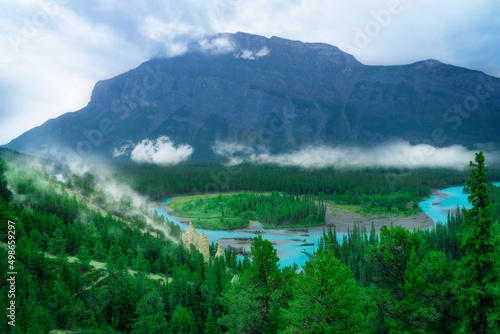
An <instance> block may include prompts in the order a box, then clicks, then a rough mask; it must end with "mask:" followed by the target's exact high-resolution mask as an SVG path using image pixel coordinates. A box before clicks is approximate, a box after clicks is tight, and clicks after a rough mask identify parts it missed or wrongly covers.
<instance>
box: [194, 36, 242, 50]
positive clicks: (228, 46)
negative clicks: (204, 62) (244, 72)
mask: <svg viewBox="0 0 500 334" xmlns="http://www.w3.org/2000/svg"><path fill="white" fill-rule="evenodd" d="M198 43H199V45H200V49H201V51H203V52H208V53H212V54H221V53H228V52H231V51H233V50H234V48H235V45H234V43H233V42H232V41H231V40H230V39H229V38H227V37H216V38H212V39H202V40H201V41H199V42H198Z"/></svg>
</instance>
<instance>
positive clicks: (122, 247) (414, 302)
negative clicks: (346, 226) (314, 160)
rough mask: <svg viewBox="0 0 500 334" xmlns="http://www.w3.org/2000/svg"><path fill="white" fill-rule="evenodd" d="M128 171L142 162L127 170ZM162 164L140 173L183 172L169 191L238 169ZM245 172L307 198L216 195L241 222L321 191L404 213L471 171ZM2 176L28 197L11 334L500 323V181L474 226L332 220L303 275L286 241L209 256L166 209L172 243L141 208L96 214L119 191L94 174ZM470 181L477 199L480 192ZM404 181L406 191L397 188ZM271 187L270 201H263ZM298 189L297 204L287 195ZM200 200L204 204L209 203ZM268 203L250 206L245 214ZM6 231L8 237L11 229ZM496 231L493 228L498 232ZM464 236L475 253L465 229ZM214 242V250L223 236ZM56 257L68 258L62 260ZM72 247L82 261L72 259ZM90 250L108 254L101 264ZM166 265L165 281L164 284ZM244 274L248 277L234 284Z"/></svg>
mask: <svg viewBox="0 0 500 334" xmlns="http://www.w3.org/2000/svg"><path fill="white" fill-rule="evenodd" d="M128 168H130V170H132V169H134V168H135V167H124V169H125V170H127V169H128ZM151 168H152V169H150V167H149V166H144V170H143V171H142V172H144V173H147V172H151V175H142V176H138V177H137V178H132V179H133V182H136V181H138V180H139V179H141V178H142V180H146V179H152V178H154V177H157V176H160V175H163V176H165V175H170V174H169V173H174V172H175V173H179V175H178V176H179V177H178V178H172V179H170V180H169V179H161V180H158V184H159V185H160V184H163V185H164V184H165V182H170V185H169V187H171V188H169V189H174V188H176V187H178V189H184V190H185V189H188V188H189V187H192V185H193V184H195V185H196V184H197V185H198V186H199V185H200V183H199V182H201V181H202V180H205V178H206V177H207V175H208V177H209V178H210V175H209V173H208V172H207V171H215V173H216V174H215V175H216V176H220V175H219V174H217V173H222V172H223V171H227V169H217V168H218V167H210V168H213V169H210V168H208V169H207V168H206V167H203V168H201V167H200V169H197V168H195V167H189V168H184V169H185V170H182V168H180V169H178V168H172V169H168V171H167V169H157V167H154V168H153V167H151ZM130 170H128V171H130ZM202 171H203V172H204V173H205V174H204V175H203V173H202ZM234 171H236V170H234ZM4 172H6V176H7V177H5V178H4V176H3V175H2V174H3V173H4ZM157 172H158V173H157ZM191 172H193V173H191ZM190 173H191V174H190ZM240 173H241V174H240V176H238V178H236V177H235V178H229V179H225V182H226V181H227V185H226V186H225V187H224V189H225V190H228V189H235V188H239V187H241V188H240V189H250V190H255V191H266V190H278V191H281V192H283V193H290V194H293V196H283V195H280V194H278V193H275V194H270V195H249V196H247V197H244V196H241V197H239V198H238V197H236V196H235V197H234V198H227V197H226V196H219V197H218V199H217V198H214V203H216V206H215V208H214V209H213V210H216V211H217V214H218V215H219V216H220V218H223V219H229V218H230V216H231V215H233V214H234V212H239V210H240V209H239V206H241V208H243V206H244V205H246V204H245V202H246V201H247V200H248V201H249V202H252V203H253V202H255V203H253V204H251V205H254V207H255V208H257V207H258V205H260V206H261V207H262V208H263V211H262V212H264V214H266V215H267V213H269V215H268V216H269V217H274V218H273V219H275V218H276V217H280V214H282V213H283V212H285V214H284V215H283V217H285V216H286V214H288V213H286V212H288V211H289V213H290V212H291V213H293V210H290V209H293V208H294V207H296V208H302V206H301V205H304V208H305V207H306V206H307V205H309V204H310V199H311V198H312V197H311V196H298V195H299V194H308V195H313V196H315V195H316V194H317V195H318V196H319V197H321V201H322V200H324V199H333V200H335V201H339V202H341V201H344V202H349V203H351V202H361V203H362V204H363V205H368V206H371V204H370V203H371V201H373V202H374V203H378V202H376V201H378V200H379V199H380V203H379V204H374V205H375V206H376V208H381V207H382V206H381V205H382V204H381V203H383V199H382V198H384V197H385V198H386V199H391V200H389V202H391V201H392V200H394V202H393V203H389V204H391V210H394V209H395V208H396V210H399V209H397V203H396V202H397V201H398V200H396V199H399V200H400V203H403V202H405V201H409V202H411V200H414V199H415V198H417V197H419V196H424V195H426V194H427V193H426V192H427V190H428V189H430V188H435V187H440V186H445V185H448V184H450V183H459V182H461V179H462V173H460V172H453V171H444V170H442V171H431V170H427V171H412V172H410V171H396V170H392V171H382V170H378V171H375V170H358V171H337V170H318V171H312V172H305V171H301V170H298V169H287V168H285V169H278V168H275V167H268V166H264V167H253V166H246V167H242V169H241V170H240ZM126 176H127V173H124V174H123V177H126ZM388 176H389V178H387V177H388ZM2 179H3V180H6V181H7V184H5V183H4V184H3V186H4V189H12V190H13V192H14V195H13V196H12V197H9V198H8V200H6V199H5V198H0V219H1V220H2V221H6V220H7V219H8V220H11V221H14V222H16V237H17V238H16V243H17V244H16V246H17V248H16V270H17V272H18V275H17V281H16V306H17V307H18V309H17V314H18V317H17V320H18V322H17V323H16V329H15V330H14V331H12V330H11V328H9V327H8V326H6V325H5V323H4V322H3V323H1V324H0V332H2V333H8V332H9V331H11V332H15V333H47V332H49V331H50V330H52V329H56V328H59V329H68V330H74V331H77V332H79V333H169V332H170V333H176V334H177V333H220V332H222V329H223V330H224V331H228V332H230V333H276V332H280V331H281V332H315V331H316V332H321V331H324V332H334V333H335V332H349V331H351V332H360V333H389V332H391V333H454V332H457V331H458V330H459V327H460V325H462V330H463V331H464V332H474V330H473V329H471V328H473V326H475V325H476V324H478V323H481V320H482V319H483V318H484V317H483V314H484V313H485V314H486V318H487V319H489V321H490V323H489V324H490V325H491V329H489V330H490V332H495V329H496V327H495V326H494V325H495V323H494V321H496V320H495V319H496V318H495V317H496V316H497V315H498V310H497V309H496V308H495V307H497V305H496V304H488V303H489V302H490V301H491V300H492V298H494V300H495V302H496V301H497V300H499V299H498V296H497V295H496V291H497V289H498V281H495V280H492V278H494V275H496V274H495V273H496V271H495V268H497V267H498V266H496V267H495V266H493V263H495V264H497V263H498V258H497V255H496V254H495V252H494V249H498V244H497V241H496V239H495V238H493V239H489V240H487V236H495V235H496V234H497V232H495V225H494V224H493V223H492V221H493V222H494V221H495V220H496V219H498V218H493V219H492V221H490V220H489V217H491V216H492V217H498V213H500V209H498V207H499V201H500V200H499V198H500V192H499V191H498V189H499V188H497V187H492V186H487V187H486V188H483V187H479V186H478V189H480V188H481V189H482V190H481V191H480V192H479V195H480V196H482V197H481V199H480V200H478V201H476V203H477V204H478V205H476V206H477V207H478V208H480V209H478V210H471V212H472V214H467V215H466V219H467V222H465V221H464V217H463V215H462V214H461V213H459V212H458V213H456V214H455V215H451V214H450V215H449V217H448V222H447V223H446V224H441V225H437V226H436V227H435V228H434V229H433V230H430V231H417V232H408V231H405V230H404V229H402V228H394V229H389V228H383V229H382V230H381V232H380V235H378V234H377V232H376V231H375V229H374V228H373V226H372V229H371V231H370V232H369V233H367V231H366V229H365V227H364V226H359V225H356V226H354V228H353V229H351V230H350V231H349V233H348V234H347V235H346V237H345V238H344V240H340V242H339V240H338V239H337V235H336V232H335V229H328V230H326V231H325V232H324V234H323V237H322V238H321V239H320V242H319V247H318V251H317V252H316V253H315V254H313V255H312V257H311V260H310V262H309V263H308V264H307V265H306V266H305V268H304V273H297V270H298V268H296V267H294V268H283V269H280V268H279V266H278V264H277V262H278V257H277V253H276V250H275V249H274V248H273V247H272V245H271V244H270V243H269V242H268V241H265V240H262V238H260V237H259V238H256V239H255V240H254V243H253V245H252V249H251V251H252V255H253V259H252V261H250V260H249V258H248V257H245V258H244V260H243V261H238V260H237V258H236V254H235V253H234V251H226V252H225V256H224V257H220V258H217V259H211V260H210V261H209V262H208V263H205V262H204V261H203V259H202V257H201V255H200V254H199V253H198V252H196V251H189V250H187V249H185V248H184V247H183V246H182V245H180V244H178V243H177V240H178V237H179V235H180V230H179V228H177V227H174V226H173V225H172V224H171V223H170V222H167V221H165V220H164V219H163V218H162V217H159V216H158V215H157V214H156V215H155V214H145V215H146V217H148V219H150V220H151V221H154V222H155V225H157V226H162V229H164V230H165V231H170V233H171V234H170V235H169V237H168V238H165V237H164V233H163V232H160V231H157V232H158V237H156V236H152V235H151V234H150V233H145V229H146V226H147V225H146V222H145V221H144V218H142V216H141V215H138V216H133V217H132V216H131V215H127V214H125V213H124V212H121V213H120V212H116V211H112V212H107V213H106V214H103V213H102V212H101V211H100V210H96V208H95V205H98V204H99V203H106V202H107V199H106V198H102V196H101V195H102V191H101V190H99V189H95V188H93V187H92V185H93V181H92V177H90V176H86V177H79V178H72V179H71V182H70V186H71V189H70V188H68V185H64V184H63V183H60V182H56V181H55V179H54V178H53V177H52V176H50V175H48V174H44V173H41V172H38V171H36V170H33V169H26V168H23V167H21V166H17V165H15V164H12V163H9V165H7V166H6V167H2V171H1V172H0V180H2ZM179 180H180V181H179ZM186 180H189V182H188V181H186ZM388 180H389V181H391V182H389V184H388V183H387V181H388ZM178 182H185V183H184V184H180V183H178ZM191 182H198V183H191ZM384 182H385V185H384ZM273 186H276V188H273ZM0 187H2V183H1V182H0ZM469 188H470V189H471V195H472V194H474V187H469ZM159 189H160V188H159V187H158V188H157V187H156V185H155V186H153V187H151V188H150V191H152V192H154V191H158V194H159V191H160V190H159ZM485 189H486V190H487V195H488V197H485V196H484V192H483V191H484V190H485ZM184 190H183V191H184ZM393 190H394V191H396V192H397V193H398V194H396V195H391V192H392V191H393ZM142 191H143V193H146V192H147V191H148V190H145V189H142ZM167 191H169V190H167ZM183 191H179V192H183ZM424 193H425V194H424ZM405 194H409V195H408V196H407V195H405ZM476 194H477V193H476ZM365 195H366V196H365ZM85 196H87V197H85ZM258 196H262V197H264V196H267V198H265V199H264V198H263V199H262V201H261V200H260V199H257V197H258ZM405 196H406V197H405ZM273 197H274V198H273ZM291 198H295V200H296V201H295V202H294V201H291V202H289V203H288V202H286V201H288V200H290V199H291ZM271 200H272V201H275V202H268V201H271ZM217 201H218V202H217ZM259 201H260V202H259ZM301 201H303V202H302V204H301V205H299V203H301ZM307 201H309V204H307ZM321 201H320V203H321ZM487 201H489V202H490V203H491V204H492V205H486V203H487ZM96 203H97V204H96ZM258 203H260V204H258ZM287 203H288V204H287ZM387 203H388V202H387V201H386V204H387ZM413 203H415V201H413ZM194 204H196V205H201V206H202V207H203V206H204V203H203V201H201V203H200V202H198V203H194ZM205 204H207V203H205ZM257 204H258V205H257ZM269 204H272V205H269ZM306 204H307V205H306ZM130 205H131V203H130V202H127V201H126V200H125V201H123V202H122V203H121V204H120V205H119V208H121V209H123V210H124V211H126V210H129V209H130V210H131V209H132V208H131V207H130ZM266 206H268V207H267V208H266ZM488 206H489V207H490V211H489V212H490V215H488V210H487V209H486V208H487V207H488ZM310 208H311V206H310V205H309V209H308V210H310ZM115 209H116V208H115ZM204 210H205V208H202V209H201V210H200V211H201V212H202V213H204V214H209V213H210V210H212V209H211V208H209V207H206V212H203V211H204ZM258 210H260V209H258ZM287 210H288V211H287ZM377 210H378V209H377ZM144 212H146V211H144ZM214 212H215V211H214ZM252 212H253V213H252ZM256 212H257V211H252V210H248V209H245V211H241V214H245V213H246V214H251V215H252V214H253V215H256ZM266 212H267V213H266ZM297 212H300V210H298V211H297ZM304 212H305V210H304ZM311 212H313V213H314V210H312V211H310V212H309V213H308V214H309V216H311ZM495 215H496V216H495ZM131 217H132V218H131ZM266 217H267V216H266ZM248 218H249V217H242V218H241V219H248ZM252 218H254V217H252ZM286 219H287V218H285V220H284V221H286ZM288 219H289V220H290V218H288ZM306 220H307V219H306ZM0 226H1V228H2V230H0V237H1V238H2V241H5V240H6V239H5V237H6V235H7V234H6V233H5V232H6V230H5V224H2V225H0ZM485 226H490V227H491V229H490V230H489V231H490V232H488V229H484V227H485ZM146 231H147V229H146ZM460 232H462V233H463V237H462V238H463V243H464V247H463V249H460V247H459V245H460V243H459V239H458V237H457V235H458V234H459V233H460ZM483 241H484V242H483ZM4 245H5V244H1V245H0V258H7V254H6V251H5V249H4ZM477 245H481V246H480V247H478V246H477ZM492 245H493V246H492ZM495 245H496V246H495ZM490 246H491V247H490ZM210 248H211V249H210V252H211V254H212V255H214V254H215V252H216V249H217V245H216V244H213V245H212V246H211V247H210ZM483 251H486V253H484V254H483V253H481V252H483ZM52 252H53V253H55V254H57V255H58V257H57V258H53V257H52V256H50V254H49V253H52ZM464 255H466V257H465V258H464V260H463V261H462V264H461V265H460V266H459V261H460V260H461V259H462V258H463V256H464ZM49 256H50V257H49ZM69 256H72V257H73V256H74V257H76V258H77V261H76V262H73V261H72V262H71V263H70V262H69V261H68V257H69ZM467 257H471V259H467ZM90 259H93V260H97V261H105V262H106V263H96V262H92V264H90ZM495 259H496V260H495ZM129 267H130V268H131V269H133V270H135V271H136V274H135V276H134V275H132V274H131V273H132V271H129V270H128V268H129ZM457 268H461V269H460V270H457ZM481 268H482V269H481ZM491 268H493V269H492V270H491V271H490V272H488V271H487V270H486V269H491ZM480 269H481V270H480ZM483 269H484V270H483ZM7 272H8V270H7V267H6V262H5V261H3V262H0V278H1V281H0V305H2V307H3V305H5V304H6V303H7V302H8V301H7V298H6V296H7V289H8V285H7V281H6V278H7V274H6V273H7ZM153 274H154V275H155V276H154V277H155V279H150V277H153V276H152V275H153ZM235 274H237V275H239V276H240V279H239V280H237V281H236V282H234V283H233V284H231V283H230V282H231V280H232V278H233V276H234V275H235ZM483 274H484V275H483ZM481 275H483V276H481ZM158 277H159V278H161V279H158ZM481 277H482V279H479V280H478V278H481ZM168 278H170V279H168ZM341 296H342V298H340V297H341ZM488 298H489V299H488ZM482 300H483V301H482ZM4 313H5V309H4V311H3V313H2V314H3V316H5V315H4ZM367 324H368V325H367ZM336 326H337V327H336ZM342 326H343V327H342ZM221 327H222V328H221ZM339 328H342V329H339Z"/></svg>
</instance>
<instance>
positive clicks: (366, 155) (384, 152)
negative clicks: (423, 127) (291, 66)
mask: <svg viewBox="0 0 500 334" xmlns="http://www.w3.org/2000/svg"><path fill="white" fill-rule="evenodd" d="M212 149H213V151H214V152H215V153H216V154H218V155H221V156H224V157H226V158H228V159H229V164H230V165H238V164H240V163H244V162H250V163H255V164H275V165H279V166H298V167H304V168H323V167H331V166H335V167H400V168H419V167H448V168H456V169H462V168H465V167H466V166H467V165H468V164H469V161H473V160H474V153H475V151H470V150H468V149H467V148H465V147H463V146H460V145H453V146H449V147H442V148H437V147H433V146H430V145H427V144H419V145H410V144H409V143H407V142H393V143H390V144H385V145H380V146H377V147H373V148H361V147H353V146H339V147H328V146H314V147H305V148H303V149H301V150H298V151H295V152H292V153H283V154H277V155H273V154H270V153H268V152H266V151H262V150H260V151H259V150H255V149H253V148H251V147H245V146H243V145H239V144H229V143H217V144H216V145H215V146H214V147H213V148H212ZM485 154H486V155H487V156H488V155H489V156H490V157H489V161H490V163H492V162H498V161H499V157H500V152H489V153H488V152H487V153H485Z"/></svg>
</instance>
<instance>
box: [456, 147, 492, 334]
mask: <svg viewBox="0 0 500 334" xmlns="http://www.w3.org/2000/svg"><path fill="white" fill-rule="evenodd" d="M475 161H476V163H472V162H471V163H470V165H469V166H470V167H471V168H472V171H471V173H470V177H471V179H470V180H469V181H467V186H468V187H469V188H470V192H471V194H470V196H469V202H471V204H472V208H471V209H470V210H468V211H466V212H465V221H464V223H463V225H462V228H463V234H462V235H461V236H460V237H461V241H462V249H463V250H464V251H465V253H466V255H465V257H464V258H463V259H462V263H461V281H460V284H459V286H460V287H461V288H460V291H459V297H458V298H459V302H460V306H461V311H462V324H461V330H462V331H463V332H466V333H499V332H500V330H499V329H500V309H499V306H500V305H499V304H498V301H499V300H500V291H499V283H500V279H499V269H498V266H499V264H500V240H499V236H498V226H497V224H496V223H495V222H494V221H493V219H492V216H491V205H490V202H489V199H488V190H487V185H488V180H487V178H486V171H487V168H486V166H485V159H484V155H483V152H479V153H476V159H475Z"/></svg>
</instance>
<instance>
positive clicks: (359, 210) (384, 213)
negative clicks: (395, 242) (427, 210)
mask: <svg viewBox="0 0 500 334" xmlns="http://www.w3.org/2000/svg"><path fill="white" fill-rule="evenodd" d="M332 206H335V207H337V208H339V209H340V210H332V214H333V215H335V214H336V212H335V211H343V212H346V213H350V214H355V215H358V216H361V217H373V216H377V217H410V216H415V215H418V214H419V213H420V212H422V210H421V209H411V208H408V210H405V211H401V210H397V209H393V210H391V211H389V210H387V209H386V208H383V207H371V206H369V205H349V204H334V205H332ZM338 213H340V212H338Z"/></svg>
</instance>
